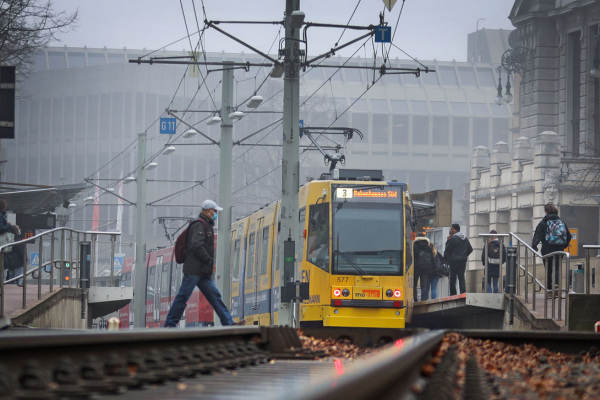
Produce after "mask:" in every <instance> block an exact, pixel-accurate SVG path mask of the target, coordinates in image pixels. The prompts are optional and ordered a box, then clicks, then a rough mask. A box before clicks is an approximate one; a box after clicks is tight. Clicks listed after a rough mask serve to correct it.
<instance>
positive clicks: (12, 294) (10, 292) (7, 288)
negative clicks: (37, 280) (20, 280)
mask: <svg viewBox="0 0 600 400" xmlns="http://www.w3.org/2000/svg"><path fill="white" fill-rule="evenodd" d="M56 289H57V287H56V286H55V287H54V290H56ZM49 290H50V286H49V285H42V299H44V298H45V297H47V296H48V293H49ZM2 298H3V300H4V314H1V313H0V315H5V316H8V317H10V316H12V315H14V314H15V313H17V314H18V313H19V312H20V311H22V310H23V288H22V287H19V286H17V285H4V295H3V296H2ZM39 302H40V300H38V287H37V285H35V286H34V285H28V286H27V293H26V305H27V307H26V308H30V307H33V306H34V305H35V304H37V303H39ZM0 311H1V310H0Z"/></svg>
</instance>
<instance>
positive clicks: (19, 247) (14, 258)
mask: <svg viewBox="0 0 600 400" xmlns="http://www.w3.org/2000/svg"><path fill="white" fill-rule="evenodd" d="M21 240H23V235H15V242H18V241H21ZM24 255H25V243H21V244H16V245H14V246H12V250H11V251H10V252H9V253H6V254H5V255H4V262H5V264H6V265H4V268H6V269H17V268H21V267H23V258H24V257H23V256H24Z"/></svg>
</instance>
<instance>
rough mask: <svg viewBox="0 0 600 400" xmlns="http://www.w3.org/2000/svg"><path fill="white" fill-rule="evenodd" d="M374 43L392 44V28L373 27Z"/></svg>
mask: <svg viewBox="0 0 600 400" xmlns="http://www.w3.org/2000/svg"><path fill="white" fill-rule="evenodd" d="M375 42H376V43H391V42H392V27H391V26H376V27H375Z"/></svg>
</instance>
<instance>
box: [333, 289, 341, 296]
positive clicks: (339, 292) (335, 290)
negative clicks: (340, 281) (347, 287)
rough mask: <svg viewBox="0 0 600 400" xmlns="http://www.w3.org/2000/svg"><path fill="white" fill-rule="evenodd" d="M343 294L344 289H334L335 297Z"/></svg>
mask: <svg viewBox="0 0 600 400" xmlns="http://www.w3.org/2000/svg"><path fill="white" fill-rule="evenodd" d="M341 294H342V291H341V290H340V289H333V295H334V296H335V297H340V295H341Z"/></svg>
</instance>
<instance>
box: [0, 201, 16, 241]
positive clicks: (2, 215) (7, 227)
mask: <svg viewBox="0 0 600 400" xmlns="http://www.w3.org/2000/svg"><path fill="white" fill-rule="evenodd" d="M7 208H8V203H7V202H6V200H4V199H0V234H2V233H7V232H8V233H14V231H15V230H19V227H18V226H17V225H14V226H13V224H11V223H10V222H8V218H7V217H6V209H7Z"/></svg>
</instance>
